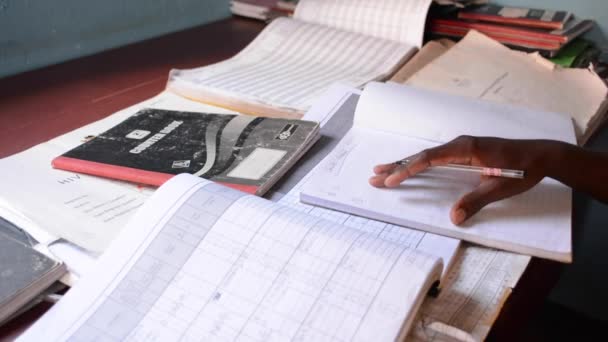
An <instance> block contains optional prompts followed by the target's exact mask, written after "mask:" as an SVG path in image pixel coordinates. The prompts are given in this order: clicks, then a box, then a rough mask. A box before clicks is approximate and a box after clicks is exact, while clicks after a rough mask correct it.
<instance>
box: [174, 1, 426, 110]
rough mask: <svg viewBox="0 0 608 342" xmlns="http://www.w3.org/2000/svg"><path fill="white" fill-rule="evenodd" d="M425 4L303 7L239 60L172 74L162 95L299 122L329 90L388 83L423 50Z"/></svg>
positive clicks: (277, 21) (254, 43)
mask: <svg viewBox="0 0 608 342" xmlns="http://www.w3.org/2000/svg"><path fill="white" fill-rule="evenodd" d="M430 4H431V0H408V1H404V0H382V1H379V0H358V1H352V0H331V1H328V0H301V1H298V4H297V6H296V8H295V12H294V14H293V17H290V18H287V17H281V18H277V19H274V20H273V21H272V22H271V23H270V24H269V25H268V26H266V27H265V28H264V30H263V31H262V32H261V33H260V34H259V35H258V36H257V37H256V38H255V39H254V40H253V41H252V42H251V43H250V44H249V45H248V46H247V47H245V48H244V49H243V50H242V51H240V52H239V53H238V54H237V55H235V56H234V57H232V58H229V59H227V60H224V61H221V62H219V63H215V64H211V65H208V66H203V67H199V68H194V69H174V70H172V71H171V72H170V75H169V79H168V82H167V89H168V90H170V91H173V92H175V93H177V94H180V95H182V96H185V97H187V98H190V99H195V100H199V101H201V102H205V103H209V104H213V105H216V106H220V107H225V108H230V109H232V110H236V111H238V112H240V113H246V114H253V115H278V116H283V117H284V116H286V115H292V116H293V117H300V116H301V115H303V114H304V113H305V112H306V111H307V110H308V109H309V108H310V106H311V105H312V103H313V102H314V101H315V100H316V99H317V98H318V97H319V96H320V95H321V94H323V93H324V92H325V91H326V90H327V89H328V88H329V87H330V86H331V85H332V84H333V83H342V84H345V85H348V86H351V87H360V86H363V85H364V84H365V83H367V82H369V81H373V80H383V79H387V78H388V77H390V76H391V75H392V73H394V72H395V71H396V70H397V69H398V68H399V67H400V66H401V65H402V64H403V63H404V62H405V61H407V60H408V59H409V57H411V56H412V55H413V54H414V53H415V52H416V51H417V49H418V48H419V47H421V46H422V41H423V35H424V26H425V22H426V17H427V12H428V10H429V6H430Z"/></svg>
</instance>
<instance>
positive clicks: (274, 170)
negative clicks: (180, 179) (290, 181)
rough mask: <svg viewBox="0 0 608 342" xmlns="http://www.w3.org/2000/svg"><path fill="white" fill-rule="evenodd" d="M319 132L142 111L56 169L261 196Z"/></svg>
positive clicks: (276, 122)
mask: <svg viewBox="0 0 608 342" xmlns="http://www.w3.org/2000/svg"><path fill="white" fill-rule="evenodd" d="M317 134H318V123H316V122H310V121H302V120H289V119H276V118H265V117H255V116H249V115H224V114H212V113H194V112H180V111H169V110H160V109H143V110H141V111H139V112H137V113H136V114H134V115H133V116H131V117H129V118H128V119H126V120H125V121H123V122H121V123H120V124H118V125H116V126H114V127H113V128H111V129H109V130H107V131H106V132H104V133H102V134H100V135H98V136H96V137H95V138H93V139H92V140H90V141H88V142H86V143H84V144H82V145H80V146H78V147H76V148H74V149H72V150H70V151H68V152H66V153H64V154H63V155H61V156H59V157H57V158H55V159H54V160H53V162H52V165H53V167H55V168H57V169H63V170H69V171H74V172H79V173H86V174H91V175H96V176H101V177H108V178H114V179H120V180H125V181H130V182H135V183H139V184H147V185H152V186H160V185H161V184H163V183H164V182H165V181H167V180H168V179H170V178H171V177H173V176H175V175H177V174H180V173H190V174H194V175H196V176H200V177H203V178H206V179H209V180H213V181H215V182H218V183H222V184H224V185H227V186H231V187H233V188H237V189H239V190H241V191H245V192H248V193H253V194H258V195H261V193H260V189H265V188H267V185H268V182H274V181H276V176H277V175H280V174H281V173H282V172H284V171H285V168H289V167H290V165H291V164H292V163H293V159H294V158H297V157H299V153H300V152H301V150H303V149H305V148H306V147H307V145H309V144H310V143H311V141H312V140H313V138H315V137H316V136H317Z"/></svg>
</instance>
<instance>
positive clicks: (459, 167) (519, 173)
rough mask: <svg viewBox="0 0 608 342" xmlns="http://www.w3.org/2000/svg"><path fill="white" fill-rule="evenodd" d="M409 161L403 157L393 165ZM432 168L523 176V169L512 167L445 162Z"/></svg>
mask: <svg viewBox="0 0 608 342" xmlns="http://www.w3.org/2000/svg"><path fill="white" fill-rule="evenodd" d="M410 161H411V159H410V158H405V159H401V160H398V161H396V162H394V164H395V165H407V164H408V163H409V162H410ZM433 168H438V169H448V170H459V171H468V172H475V173H479V174H481V175H485V176H494V177H507V178H520V179H521V178H524V171H522V170H512V169H501V168H495V167H483V166H471V165H461V164H446V165H437V166H433Z"/></svg>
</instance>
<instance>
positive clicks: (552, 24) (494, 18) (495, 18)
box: [458, 12, 564, 30]
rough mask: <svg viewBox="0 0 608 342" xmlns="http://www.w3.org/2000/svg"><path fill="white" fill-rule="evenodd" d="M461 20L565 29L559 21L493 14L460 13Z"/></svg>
mask: <svg viewBox="0 0 608 342" xmlns="http://www.w3.org/2000/svg"><path fill="white" fill-rule="evenodd" d="M458 18H459V19H471V20H480V21H489V22H495V23H502V24H511V25H519V26H527V27H536V28H543V29H555V30H560V29H562V28H563V27H564V24H563V23H562V22H559V21H541V20H538V19H527V18H506V17H503V16H499V15H492V14H480V13H472V12H459V13H458Z"/></svg>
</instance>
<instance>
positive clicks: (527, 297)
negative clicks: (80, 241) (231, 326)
mask: <svg viewBox="0 0 608 342" xmlns="http://www.w3.org/2000/svg"><path fill="white" fill-rule="evenodd" d="M263 27H264V24H263V23H261V22H257V21H252V20H247V19H237V18H229V19H226V20H222V21H218V22H214V23H211V24H207V25H203V26H200V27H197V28H193V29H190V30H186V31H182V32H178V33H175V34H170V35H166V36H163V37H160V38H156V39H152V40H148V41H145V42H141V43H137V44H133V45H129V46H127V47H122V48H118V49H115V50H111V51H107V52H103V53H100V54H96V55H93V56H89V57H84V58H79V59H76V60H73V61H69V62H65V63H62V64H58V65H54V66H50V67H46V68H43V69H39V70H35V71H31V72H26V73H23V74H19V75H16V76H13V77H7V78H3V79H0V157H6V156H9V155H11V154H14V153H17V152H20V151H23V150H25V149H27V148H29V147H32V146H34V145H37V144H39V143H42V142H44V141H47V140H49V139H51V138H54V137H56V136H58V135H61V134H63V133H67V132H69V131H72V130H74V129H76V128H78V127H81V126H83V125H85V124H88V123H91V122H94V121H97V120H99V119H102V118H104V117H106V116H108V115H110V114H112V113H114V112H116V111H118V110H120V109H123V108H125V107H128V106H130V105H132V104H135V103H138V102H141V101H143V100H145V99H148V98H150V97H152V96H154V95H156V94H158V93H159V92H161V91H162V90H163V89H164V87H165V84H166V80H167V75H168V73H169V70H170V69H171V68H192V67H198V66H201V65H206V64H211V63H215V62H218V61H221V60H223V59H226V58H228V57H231V56H233V55H234V54H236V53H237V52H238V51H240V50H241V49H242V48H244V47H245V46H246V45H247V44H248V43H249V42H250V41H251V40H252V39H253V38H254V37H255V36H256V35H257V34H258V33H259V32H260V31H261V30H262V29H263ZM560 270H561V267H560V265H558V264H556V263H552V262H547V261H543V260H539V259H532V262H531V263H530V265H529V266H528V268H527V269H526V272H525V274H524V276H523V277H522V279H521V280H520V282H519V284H518V285H517V286H516V288H515V289H514V291H513V294H512V295H511V297H510V298H509V299H508V301H507V302H506V304H505V307H504V309H503V311H502V312H501V314H500V316H499V317H498V319H497V321H496V323H495V324H494V327H493V329H492V331H491V332H490V336H489V338H488V340H510V339H511V338H513V337H514V334H517V333H518V332H519V331H520V330H521V329H523V328H524V327H525V325H526V323H527V321H528V319H529V318H530V317H531V315H533V314H534V313H535V311H536V310H537V309H539V307H540V305H541V304H542V302H543V300H544V298H545V296H546V295H547V294H548V292H549V290H550V289H551V287H552V286H553V285H554V284H555V282H556V281H557V278H558V276H559V271H560ZM48 307H49V305H45V304H43V305H40V306H38V307H36V308H34V309H32V310H30V311H28V312H26V313H25V314H23V315H22V316H20V317H18V318H17V319H15V320H13V321H12V322H9V323H8V324H6V325H4V326H2V327H0V340H4V339H6V340H10V339H12V338H14V337H15V336H17V335H18V334H19V333H20V332H21V331H23V330H24V329H25V328H27V326H28V325H29V324H31V323H32V322H33V321H34V320H35V319H36V318H38V317H39V316H40V315H41V314H42V313H44V311H45V310H46V309H47V308H48Z"/></svg>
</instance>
